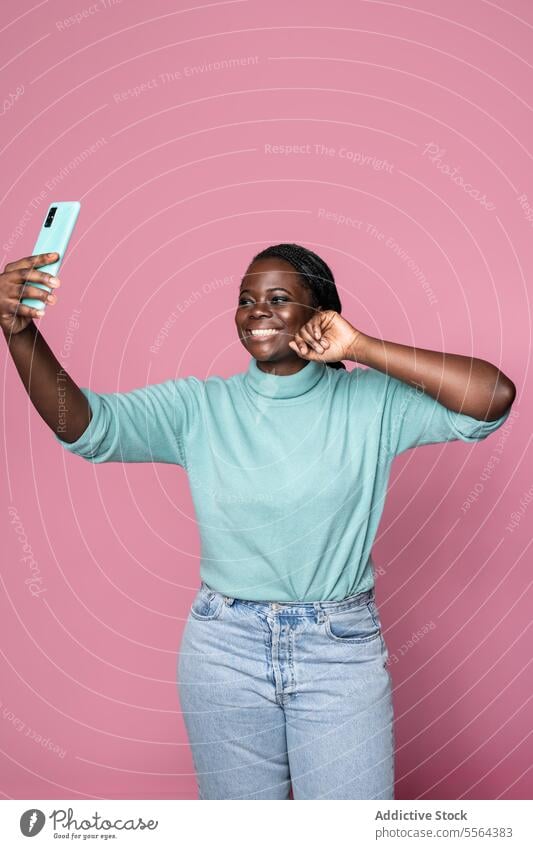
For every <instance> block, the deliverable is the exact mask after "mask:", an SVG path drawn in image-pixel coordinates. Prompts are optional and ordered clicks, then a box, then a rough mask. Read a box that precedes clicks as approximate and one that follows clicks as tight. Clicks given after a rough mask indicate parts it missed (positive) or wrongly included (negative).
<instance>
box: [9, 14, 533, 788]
mask: <svg viewBox="0 0 533 849" xmlns="http://www.w3.org/2000/svg"><path fill="white" fill-rule="evenodd" d="M194 5H195V4H194V3H191V2H187V3H183V2H178V3H176V2H170V0H152V2H151V3H150V4H148V5H147V4H145V3H140V2H133V0H129V2H128V0H121V2H119V0H97V2H96V3H94V4H93V5H91V4H89V2H87V3H85V4H84V3H83V0H80V2H78V3H72V2H67V0H63V2H60V0H50V2H47V3H44V4H34V3H30V2H29V0H17V3H15V2H10V3H8V4H7V5H4V6H3V24H2V30H1V33H0V39H1V44H2V58H3V64H4V69H3V78H2V80H3V81H2V96H3V97H4V98H5V100H4V104H3V112H2V116H1V120H2V134H1V148H2V151H1V160H0V161H1V175H2V176H1V188H2V204H1V208H0V222H1V227H0V233H1V242H2V257H3V259H2V268H3V266H4V265H5V263H6V262H9V261H12V260H14V259H17V258H19V257H21V256H26V255H28V254H30V253H31V252H32V249H33V245H34V240H35V237H36V233H37V231H38V228H39V226H40V224H41V221H42V218H43V215H44V211H45V209H46V208H47V206H48V204H49V203H50V202H51V201H53V200H72V199H79V200H80V201H81V203H82V211H81V214H80V217H79V219H78V225H77V228H76V231H75V235H74V238H73V242H72V243H71V247H70V250H69V253H68V256H67V259H66V261H65V263H64V265H63V268H62V270H61V273H60V277H61V280H62V287H61V288H60V290H59V302H58V304H57V305H56V306H54V307H49V308H48V312H47V315H46V317H45V318H44V320H43V321H42V322H41V324H40V325H39V326H40V328H41V331H42V333H43V334H44V336H45V338H46V340H47V341H48V343H49V344H50V346H51V347H52V349H53V350H54V352H55V353H56V355H57V356H58V358H59V359H60V360H61V362H62V364H63V366H64V368H65V369H66V370H67V371H68V372H69V373H70V374H71V375H72V377H73V378H74V380H76V381H77V383H78V384H79V385H80V386H90V387H91V388H92V389H94V390H95V391H101V392H112V391H127V390H129V389H133V388H134V387H137V386H143V385H145V384H146V383H155V382H159V381H162V380H166V379H168V378H173V377H181V376H186V375H190V374H194V375H196V376H197V377H200V378H205V377H207V376H208V375H210V374H218V375H222V376H229V375H231V374H234V373H235V372H237V371H242V370H244V369H245V368H246V367H247V365H248V362H249V358H248V355H247V353H246V351H245V350H244V349H243V348H242V346H241V344H240V342H239V341H238V339H237V334H236V330H235V325H234V318H233V316H234V310H235V305H236V300H237V298H236V293H237V289H238V284H239V281H240V279H241V276H242V274H243V272H244V270H245V268H246V266H247V264H248V262H249V261H250V259H251V257H252V255H253V253H255V252H257V251H258V250H260V249H261V248H263V247H266V246H267V245H269V244H272V243H276V242H280V241H295V242H300V243H303V244H305V245H307V246H308V247H310V248H312V249H313V250H315V251H317V252H318V253H321V254H322V255H323V256H324V258H325V259H326V261H327V262H328V263H329V264H330V265H331V267H332V269H333V271H334V273H335V276H336V280H337V283H338V287H339V292H340V295H341V299H342V301H343V313H344V315H345V316H346V318H348V320H350V321H351V322H352V323H353V324H354V325H355V326H356V327H359V328H360V329H361V330H363V331H364V332H366V333H369V334H371V335H374V336H380V337H382V338H385V339H389V340H392V341H396V342H401V343H404V344H413V345H417V346H419V347H426V348H432V349H438V350H446V351H449V352H455V353H462V354H472V355H475V356H478V357H481V358H484V359H488V360H490V361H491V362H494V363H496V364H497V365H499V366H500V367H501V368H502V369H503V371H505V372H506V373H507V374H508V375H509V376H510V377H511V378H512V379H513V380H514V382H515V383H516V386H517V389H518V397H517V400H516V402H515V405H514V408H513V413H512V415H511V418H510V419H509V420H508V424H507V425H506V426H505V428H502V429H500V430H499V431H498V432H497V433H496V434H494V435H492V436H491V437H489V438H488V439H487V440H486V441H484V442H480V443H477V444H471V445H467V444H466V443H462V442H454V443H451V444H446V445H434V446H426V447H420V448H418V449H416V450H414V451H409V452H407V453H406V454H404V455H402V456H401V457H399V458H397V459H396V460H395V463H394V464H393V471H392V476H391V481H390V489H389V495H388V500H387V503H386V507H385V512H384V515H383V518H382V521H381V524H380V529H379V532H378V537H377V540H376V543H375V546H374V559H375V561H376V564H377V574H376V582H377V587H376V592H377V599H378V603H379V606H380V610H381V614H382V618H383V623H384V630H385V639H386V642H387V645H388V648H389V652H390V656H391V662H390V670H391V674H392V676H393V681H394V704H395V712H396V743H397V753H396V776H397V781H396V796H397V798H398V799H481V798H485V799H493V798H505V799H525V798H531V790H532V783H533V775H532V773H531V741H530V737H528V735H530V733H531V694H532V667H531V654H532V651H531V649H532V645H531V630H530V626H531V606H532V601H533V594H532V591H531V561H532V553H531V552H532V549H531V532H530V528H531V522H532V520H533V507H532V506H531V502H532V501H533V486H532V483H533V481H532V474H531V453H530V418H531V413H532V410H531V394H530V393H528V386H529V384H528V369H529V353H530V339H531V336H530V334H531V315H530V309H529V296H528V288H529V282H530V280H531V277H532V272H533V268H532V262H531V252H530V251H529V250H528V248H530V246H531V238H532V229H531V228H532V218H533V215H532V207H533V182H532V170H531V152H530V145H529V142H530V139H531V106H530V105H528V100H529V96H530V93H531V90H532V82H533V81H532V75H531V65H530V64H528V61H527V59H528V57H530V56H531V33H532V26H533V9H532V7H531V5H530V4H529V3H528V2H526V0H504V2H501V3H500V4H493V3H488V2H484V0H473V2H471V3H464V2H459V1H458V0H450V2H447V3H446V4H443V3H440V2H438V0H429V1H428V0H424V2H422V0H413V2H411V3H410V4H408V5H407V4H406V5H402V4H401V3H399V2H381V0H365V2H357V0H356V1H355V2H354V0H343V1H342V0H334V2H330V3H327V4H317V7H316V8H313V5H312V4H309V3H307V2H305V3H304V2H302V0H300V2H295V3H286V2H280V0H274V2H272V3H270V4H269V5H268V6H267V4H265V3H262V2H259V0H228V2H214V3H212V4H208V5H205V6H204V5H203V4H200V3H198V4H197V6H198V8H197V9H195V8H194ZM69 18H70V20H69ZM4 362H5V365H4V369H3V375H2V377H3V389H4V405H3V410H2V420H3V425H4V436H3V453H4V457H3V467H4V472H5V474H4V486H3V488H2V498H3V502H4V504H3V508H2V512H3V531H2V539H3V544H4V550H5V556H4V558H3V564H2V569H1V573H0V576H1V581H2V590H3V591H2V595H1V622H2V640H1V644H0V651H1V654H0V665H1V690H0V699H1V706H0V718H1V720H2V721H1V722H0V734H1V741H0V749H1V753H0V757H1V767H2V768H1V781H0V790H1V792H2V795H3V797H5V798H42V799H54V798H58V799H64V798H80V799H81V798H125V799H131V798H175V799H189V798H192V799H194V798H196V784H195V780H194V769H193V764H192V759H191V754H190V750H189V747H188V743H187V737H186V733H185V727H184V723H183V719H182V717H181V714H180V708H179V701H178V693H177V685H176V663H177V652H178V648H179V644H180V637H181V633H182V629H183V626H184V621H185V619H186V616H187V613H188V609H189V606H190V603H191V600H192V598H193V595H194V593H195V592H196V590H197V588H198V586H199V580H200V579H199V553H200V547H199V534H198V528H197V525H196V521H195V516H194V513H193V507H192V502H191V498H190V491H189V486H188V482H187V476H186V473H185V471H184V470H183V469H181V468H179V467H172V466H164V465H157V464H155V465H150V464H127V465H123V466H122V465H120V464H108V465H101V466H94V465H92V464H90V463H88V462H85V461H84V460H82V459H80V458H78V457H75V456H71V455H70V454H68V453H67V452H66V451H64V450H63V449H62V448H61V446H60V445H59V444H58V443H57V442H56V441H55V440H54V438H53V436H52V434H51V433H50V431H49V430H48V428H47V427H46V425H45V424H44V422H43V421H42V420H41V419H40V417H39V416H38V414H37V413H36V412H35V411H34V409H33V407H32V406H31V404H30V402H29V399H28V397H27V395H26V393H25V391H24V389H23V387H22V384H21V383H20V379H19V377H18V375H17V373H16V371H15V368H14V366H13V363H12V361H11V358H10V357H9V356H6V357H5V359H4ZM350 367H351V366H350ZM32 577H33V578H34V579H37V580H38V588H39V592H38V593H37V594H36V595H35V596H32V594H31V591H30V584H29V582H28V579H31V578H32Z"/></svg>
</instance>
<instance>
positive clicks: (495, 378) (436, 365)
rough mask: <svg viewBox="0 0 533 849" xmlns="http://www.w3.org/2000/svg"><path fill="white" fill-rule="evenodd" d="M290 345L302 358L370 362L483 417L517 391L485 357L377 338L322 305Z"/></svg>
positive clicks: (489, 417)
mask: <svg viewBox="0 0 533 849" xmlns="http://www.w3.org/2000/svg"><path fill="white" fill-rule="evenodd" d="M289 345H290V346H291V347H292V348H294V350H295V351H297V353H298V354H300V356H301V357H303V358H304V359H308V360H325V361H328V362H336V361H339V360H353V362H357V363H360V364H362V365H365V366H370V367H371V368H373V369H376V370H378V371H381V372H383V373H384V374H387V375H389V376H390V377H394V378H396V379H397V380H401V381H403V382H404V383H407V384H408V385H410V386H412V387H414V388H419V389H421V390H422V391H423V392H425V393H427V394H428V395H431V396H432V397H433V398H434V399H436V400H437V401H439V402H440V403H441V404H443V405H444V406H445V407H447V408H448V409H449V410H452V411H453V412H456V413H462V414H463V415H465V416H472V417H473V418H475V419H478V420H480V421H495V420H496V419H499V418H501V416H503V414H504V413H505V412H506V411H507V410H509V409H510V407H511V405H512V404H513V401H514V399H515V396H516V387H515V385H514V383H513V381H512V380H511V379H510V378H509V377H507V375H505V374H504V373H503V372H502V371H500V369H499V368H497V367H496V366H495V365H493V364H492V363H489V362H487V361H486V360H480V359H478V358H477V357H465V356H463V355H461V354H446V353H444V352H442V351H429V350H426V349H425V348H413V347H410V346H408V345H400V344H398V343H396V342H387V341H385V340H384V339H377V338H374V337H373V336H368V335H366V334H365V333H362V332H361V331H360V330H357V329H356V328H355V327H353V326H352V325H351V324H350V323H349V322H348V321H346V319H345V318H343V317H342V316H341V315H340V314H339V313H337V312H335V311H334V310H324V311H321V310H318V311H317V312H316V313H315V315H314V316H313V317H312V318H311V319H310V320H309V321H308V322H307V323H306V324H304V325H303V326H302V327H301V328H300V330H299V331H298V333H297V334H295V337H294V341H291V342H289Z"/></svg>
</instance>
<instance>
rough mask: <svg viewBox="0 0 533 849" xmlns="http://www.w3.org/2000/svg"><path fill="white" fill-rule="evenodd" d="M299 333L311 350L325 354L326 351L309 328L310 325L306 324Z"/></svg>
mask: <svg viewBox="0 0 533 849" xmlns="http://www.w3.org/2000/svg"><path fill="white" fill-rule="evenodd" d="M298 333H299V335H300V336H301V337H302V339H303V341H304V342H305V343H306V344H307V345H308V346H309V348H311V350H312V351H316V352H317V353H318V354H321V353H323V351H324V349H323V348H322V346H321V344H320V342H318V341H317V340H316V339H315V337H314V336H313V334H312V333H311V329H310V328H309V325H308V324H304V326H303V327H300V330H299V331H298Z"/></svg>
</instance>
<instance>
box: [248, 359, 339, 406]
mask: <svg viewBox="0 0 533 849" xmlns="http://www.w3.org/2000/svg"><path fill="white" fill-rule="evenodd" d="M326 369H327V366H326V364H325V363H320V362H317V361H316V360H307V362H306V364H305V365H304V366H303V368H301V369H300V371H297V372H295V373H294V374H285V375H282V374H269V373H268V372H265V371H262V370H261V369H260V368H259V366H258V365H257V360H256V359H255V358H254V357H252V359H251V360H250V363H249V365H248V369H247V371H246V383H247V384H248V386H249V387H250V388H251V389H253V390H254V392H257V394H258V395H263V396H264V397H265V398H296V397H298V396H299V395H304V394H305V393H306V392H309V391H310V390H311V389H312V388H313V387H314V386H315V385H316V384H317V383H318V381H319V380H320V378H321V377H322V375H323V374H324V372H325V371H326Z"/></svg>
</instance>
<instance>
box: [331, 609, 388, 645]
mask: <svg viewBox="0 0 533 849" xmlns="http://www.w3.org/2000/svg"><path fill="white" fill-rule="evenodd" d="M324 624H325V630H326V634H327V635H328V637H329V638H330V639H332V640H335V641H336V642H340V643H368V642H370V640H376V639H378V638H379V637H380V636H381V623H380V620H379V614H378V611H377V607H376V605H375V602H374V601H373V600H372V599H369V600H368V601H365V602H363V603H362V604H357V605H353V606H351V607H347V608H345V609H344V610H342V609H341V610H338V611H336V610H333V611H331V612H328V613H327V615H326V619H325V623H324Z"/></svg>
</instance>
